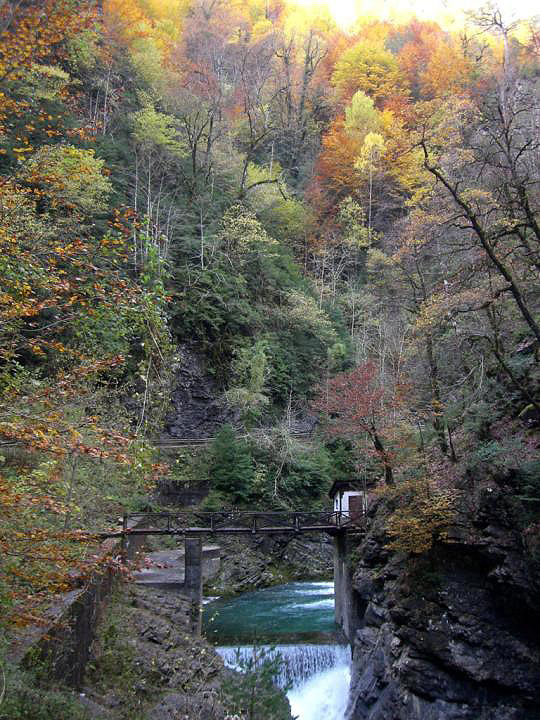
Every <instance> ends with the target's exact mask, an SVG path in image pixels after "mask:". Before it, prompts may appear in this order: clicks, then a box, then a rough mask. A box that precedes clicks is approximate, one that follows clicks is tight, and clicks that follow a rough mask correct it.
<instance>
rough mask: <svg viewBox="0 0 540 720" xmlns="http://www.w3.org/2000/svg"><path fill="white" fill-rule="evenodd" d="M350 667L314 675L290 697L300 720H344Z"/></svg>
mask: <svg viewBox="0 0 540 720" xmlns="http://www.w3.org/2000/svg"><path fill="white" fill-rule="evenodd" d="M350 682H351V671H350V665H349V663H347V664H346V665H344V664H343V665H341V664H340V665H336V666H335V667H333V668H331V669H330V670H324V671H323V672H320V673H317V674H316V675H313V677H311V678H309V680H306V681H305V682H304V683H302V684H301V685H299V686H297V687H295V688H293V689H292V690H290V691H289V692H288V693H287V697H288V698H289V702H290V704H291V711H292V715H293V717H297V718H298V720H343V719H344V717H345V710H346V709H347V700H348V695H349V685H350Z"/></svg>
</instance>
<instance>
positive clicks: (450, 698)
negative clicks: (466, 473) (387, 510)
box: [347, 484, 540, 720]
mask: <svg viewBox="0 0 540 720" xmlns="http://www.w3.org/2000/svg"><path fill="white" fill-rule="evenodd" d="M467 502H468V507H467V508H463V515H462V517H461V518H460V520H459V521H458V522H457V523H456V525H455V527H454V529H453V530H452V532H451V537H449V539H448V542H445V543H444V544H442V545H440V546H438V547H437V548H435V549H434V550H433V551H432V552H431V554H430V556H429V557H427V558H424V559H422V560H417V561H411V560H406V559H404V558H397V557H396V556H395V555H393V556H392V555H390V554H389V553H388V551H387V550H386V549H385V547H384V545H385V537H384V528H383V523H382V522H381V521H380V517H379V524H378V523H377V517H375V519H374V522H373V527H372V530H371V532H370V534H369V536H368V537H367V538H366V540H365V541H364V543H363V546H362V547H361V548H360V552H359V556H360V557H361V560H360V562H359V563H358V564H357V566H356V568H355V572H354V576H353V587H354V592H355V593H356V598H355V600H356V603H357V607H358V608H359V614H360V617H359V630H357V632H356V637H355V638H354V649H353V653H354V655H353V657H354V659H353V670H352V682H351V695H350V702H349V707H348V711H347V718H348V720H538V719H539V718H540V607H539V603H538V600H539V598H540V592H539V585H538V578H537V577H535V574H534V572H533V571H532V570H531V567H530V565H529V564H528V562H527V559H526V557H525V554H524V552H523V543H522V540H521V537H520V533H519V532H517V531H516V530H515V529H514V524H513V522H512V521H511V517H510V513H509V509H508V505H507V501H506V496H505V493H503V492H502V491H501V490H500V489H498V488H497V487H496V486H488V485H487V484H485V485H484V486H483V487H480V488H478V489H477V490H476V492H475V494H474V497H470V496H469V497H468V499H467ZM375 514H376V515H377V513H376V510H375ZM379 516H380V512H379Z"/></svg>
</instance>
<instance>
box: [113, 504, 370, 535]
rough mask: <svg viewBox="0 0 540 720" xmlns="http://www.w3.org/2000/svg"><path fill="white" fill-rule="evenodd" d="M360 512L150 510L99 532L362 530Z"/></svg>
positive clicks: (363, 522) (164, 533)
mask: <svg viewBox="0 0 540 720" xmlns="http://www.w3.org/2000/svg"><path fill="white" fill-rule="evenodd" d="M364 529H365V516H364V515H357V514H354V515H351V513H349V512H344V511H326V512H300V511H290V512H283V511H276V512H274V511H266V512H251V511H238V510H219V511H215V512H199V511H195V510H185V511H181V512H150V513H133V514H131V515H124V517H123V519H122V529H121V530H118V531H116V532H110V533H102V534H101V537H102V538H103V539H105V538H128V537H136V536H141V535H143V536H146V535H173V536H182V537H197V536H200V535H215V534H222V535H238V534H247V533H251V534H259V533H261V534H262V533H267V534H271V533H280V534H282V533H283V534H288V533H293V534H298V533H313V532H325V533H328V534H329V535H335V534H336V533H339V532H353V533H359V532H363V530H364Z"/></svg>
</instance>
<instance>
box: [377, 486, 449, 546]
mask: <svg viewBox="0 0 540 720" xmlns="http://www.w3.org/2000/svg"><path fill="white" fill-rule="evenodd" d="M384 495H385V496H386V497H387V499H388V500H389V504H390V505H391V507H393V509H392V512H391V514H390V517H389V519H388V521H387V524H386V532H387V534H388V536H389V537H390V542H389V543H388V545H387V547H388V548H389V549H391V550H394V551H396V552H405V553H410V554H413V555H420V554H422V553H424V552H427V551H428V550H429V549H430V548H431V546H432V545H433V543H434V542H435V541H436V540H437V539H443V540H444V539H445V538H446V537H447V532H448V529H449V527H450V525H451V523H452V521H453V519H454V517H455V513H456V511H457V504H458V501H459V497H460V493H459V492H458V491H457V490H455V489H453V488H447V487H437V486H436V484H435V483H434V482H432V481H430V480H429V479H427V478H419V479H416V480H411V481H408V482H404V483H400V484H399V485H396V486H395V487H394V488H390V489H388V490H385V491H384Z"/></svg>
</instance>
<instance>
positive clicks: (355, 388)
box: [313, 362, 394, 485]
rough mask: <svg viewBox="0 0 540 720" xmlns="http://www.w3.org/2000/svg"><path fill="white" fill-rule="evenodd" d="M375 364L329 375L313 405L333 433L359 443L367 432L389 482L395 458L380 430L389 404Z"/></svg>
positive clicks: (391, 480)
mask: <svg viewBox="0 0 540 720" xmlns="http://www.w3.org/2000/svg"><path fill="white" fill-rule="evenodd" d="M375 383H376V371H375V366H374V365H373V363H371V362H368V363H365V364H363V365H359V366H357V367H356V368H354V369H353V370H349V371H348V372H342V373H339V374H338V375H336V376H335V377H333V378H330V379H329V380H328V382H327V384H326V387H324V388H321V390H320V392H319V396H318V398H317V400H316V401H315V403H314V405H313V407H314V408H315V409H316V410H318V411H319V412H322V413H324V415H325V417H326V421H327V423H328V428H329V431H330V433H331V434H332V435H335V436H339V437H343V438H348V439H349V440H351V441H353V442H355V443H358V441H359V439H360V438H361V437H362V436H363V435H367V436H368V437H369V439H370V440H371V442H372V444H373V449H374V452H375V454H376V455H377V457H378V458H379V459H380V461H381V463H382V465H383V468H384V479H385V482H386V484H387V485H392V484H393V483H394V475H393V470H392V460H391V455H390V453H389V451H388V450H387V449H386V448H385V446H384V443H383V440H382V435H381V429H382V424H383V422H384V417H385V413H386V412H387V407H386V404H385V402H384V391H383V390H382V389H380V388H377V387H376V385H375Z"/></svg>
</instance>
